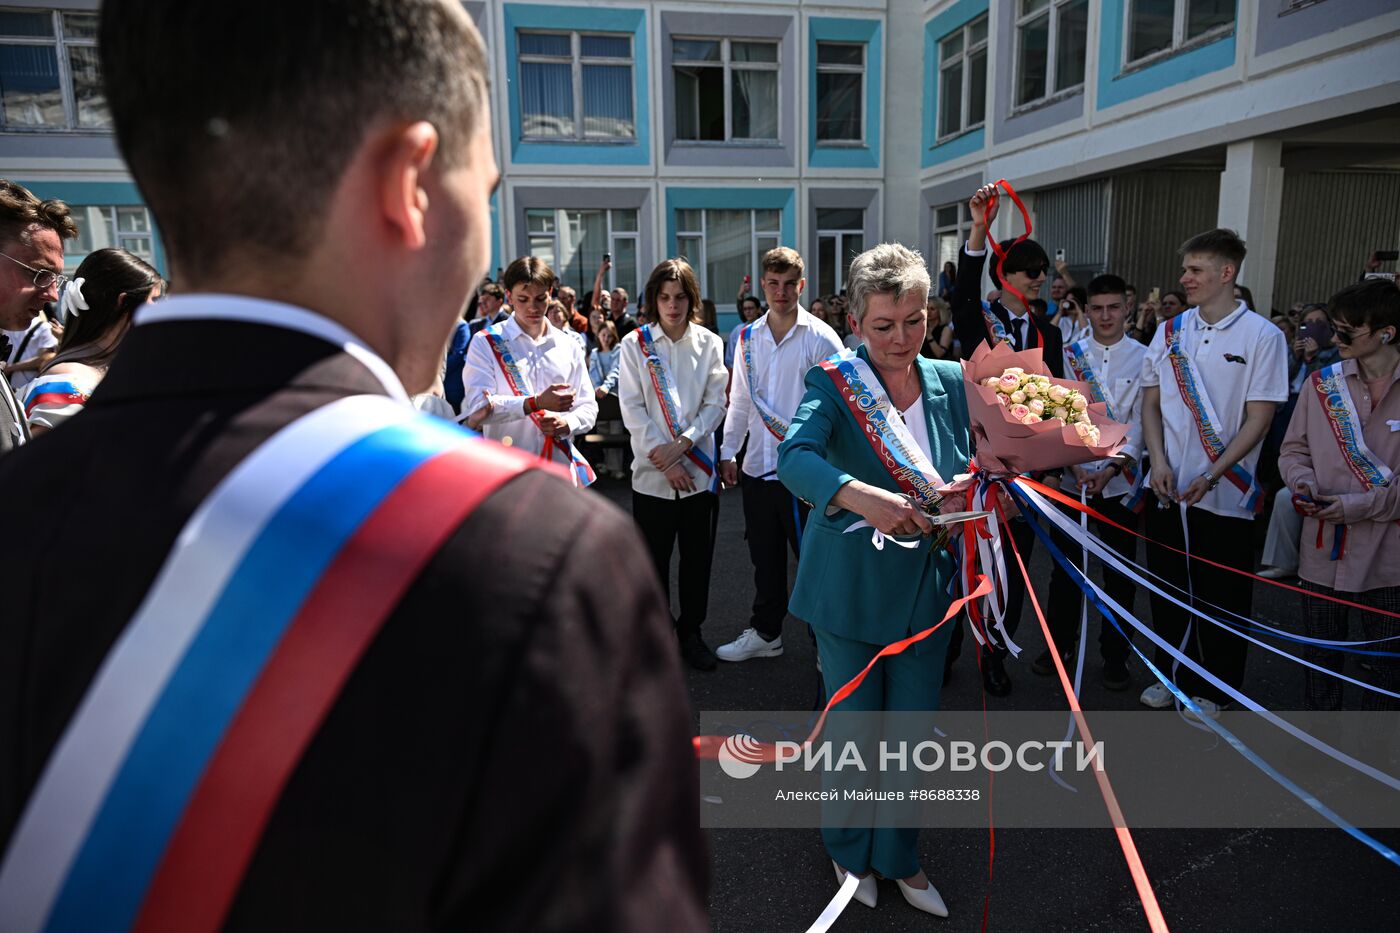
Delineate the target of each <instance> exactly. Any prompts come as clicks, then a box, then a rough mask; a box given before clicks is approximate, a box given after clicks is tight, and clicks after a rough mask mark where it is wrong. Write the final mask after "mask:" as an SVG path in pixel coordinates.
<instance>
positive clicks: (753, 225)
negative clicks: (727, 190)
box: [676, 207, 783, 308]
mask: <svg viewBox="0 0 1400 933" xmlns="http://www.w3.org/2000/svg"><path fill="white" fill-rule="evenodd" d="M733 209H734V208H730V207H683V208H676V211H677V212H678V213H679V212H681V211H698V212H699V214H700V229H699V230H686V229H684V228H682V227H681V225H680V218H679V217H677V218H676V246H677V248H678V251H679V247H680V241H681V240H682V239H685V238H687V237H698V238H699V240H700V255H699V256H698V257H696V256H687V257H686V260H687V261H688V262H689V263H690V267H691V268H692V269H694V270H695V277H696V278H697V279H699V280H700V294H701V295H708V296H710V297H711V298H713V297H714V295H715V294H716V292H715V291H714V287H715V286H716V285H717V284H718V283H713V282H710V281H709V276H710V263H709V261H708V253H709V246H708V242H709V240H708V236H709V233H708V227H709V213H710V211H727V210H733ZM742 209H743V208H741V210H742ZM747 210H748V212H749V270H748V271H749V275H750V276H751V277H752V278H751V279H750V281H752V282H753V283H754V285H757V284H758V281H759V279H761V278H762V277H763V270H762V269H760V268H759V263H760V262H761V261H762V259H763V254H762V253H760V252H759V249H758V241H759V238H761V237H767V238H769V239H772V240H776V241H777V242H778V243H779V245H781V244H782V242H783V233H782V230H781V229H777V230H760V229H758V212H759V211H771V210H775V208H763V207H759V208H748V209H747ZM778 226H779V227H781V226H782V211H778ZM719 287H721V288H722V289H723V291H722V292H720V293H719V294H725V293H727V292H728V290H729V288H730V287H732V286H719ZM753 293H754V294H755V295H762V294H763V290H762V289H761V288H756V289H754V292H753ZM721 304H723V306H724V307H729V308H732V307H735V304H734V303H733V302H728V303H721V302H716V305H717V306H718V305H721Z"/></svg>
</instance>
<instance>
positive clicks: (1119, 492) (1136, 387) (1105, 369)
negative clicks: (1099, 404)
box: [1065, 335, 1147, 499]
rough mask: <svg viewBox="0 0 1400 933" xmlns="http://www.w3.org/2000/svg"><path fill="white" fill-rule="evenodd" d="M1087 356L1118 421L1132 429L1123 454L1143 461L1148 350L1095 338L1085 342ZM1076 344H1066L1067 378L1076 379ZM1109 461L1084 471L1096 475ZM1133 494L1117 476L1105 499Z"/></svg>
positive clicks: (1106, 489) (1135, 344)
mask: <svg viewBox="0 0 1400 933" xmlns="http://www.w3.org/2000/svg"><path fill="white" fill-rule="evenodd" d="M1083 345H1084V356H1085V358H1086V359H1087V360H1088V361H1089V367H1090V368H1091V369H1093V371H1094V376H1095V377H1096V378H1097V379H1098V381H1099V385H1100V387H1102V388H1103V391H1104V393H1105V394H1106V395H1107V396H1108V399H1107V401H1108V406H1109V407H1110V408H1112V409H1113V415H1114V418H1116V419H1117V420H1118V421H1119V422H1121V423H1123V424H1126V425H1127V426H1128V436H1127V438H1126V440H1125V441H1124V443H1123V449H1122V451H1120V452H1121V453H1122V455H1123V456H1125V457H1132V458H1133V459H1134V460H1141V459H1142V361H1143V358H1144V357H1146V356H1147V348H1146V347H1144V346H1143V345H1142V344H1140V343H1138V342H1137V341H1136V340H1131V339H1129V338H1128V337H1126V336H1125V337H1122V338H1120V339H1119V341H1118V342H1117V343H1115V344H1113V345H1111V346H1104V345H1103V344H1101V343H1099V342H1098V341H1097V340H1095V339H1094V338H1093V336H1092V335H1090V336H1088V337H1085V338H1084V340H1083ZM1072 346H1073V344H1068V343H1067V344H1065V375H1066V376H1067V377H1073V375H1074V374H1073V372H1072V371H1071V370H1070V367H1069V358H1070V349H1071V347H1072ZM1109 463H1110V461H1109V460H1097V461H1095V462H1093V463H1086V464H1084V465H1083V469H1085V470H1087V471H1089V472H1093V471H1095V470H1101V469H1103V468H1104V467H1106V466H1108V464H1109ZM1131 491H1132V487H1131V485H1130V484H1129V483H1128V480H1127V478H1126V477H1124V476H1123V474H1122V473H1117V474H1115V475H1114V477H1113V479H1111V480H1109V481H1108V485H1106V486H1104V489H1103V495H1104V497H1105V498H1110V499H1111V498H1113V497H1115V496H1126V495H1127V494H1128V493H1129V492H1131Z"/></svg>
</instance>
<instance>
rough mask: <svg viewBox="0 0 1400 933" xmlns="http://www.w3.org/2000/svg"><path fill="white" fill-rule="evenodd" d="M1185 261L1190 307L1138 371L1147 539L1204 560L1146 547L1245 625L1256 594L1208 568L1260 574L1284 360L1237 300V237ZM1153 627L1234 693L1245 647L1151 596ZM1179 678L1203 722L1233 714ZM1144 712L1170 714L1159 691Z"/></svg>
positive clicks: (1195, 247)
mask: <svg viewBox="0 0 1400 933" xmlns="http://www.w3.org/2000/svg"><path fill="white" fill-rule="evenodd" d="M1180 252H1181V257H1182V260H1181V261H1182V275H1181V284H1182V286H1183V287H1184V288H1185V290H1186V296H1187V300H1188V301H1189V302H1191V304H1192V307H1190V308H1188V309H1187V310H1186V311H1184V312H1182V313H1181V314H1179V315H1177V317H1175V318H1173V319H1171V320H1169V321H1167V322H1166V323H1165V324H1164V325H1163V326H1162V327H1160V328H1158V330H1157V333H1156V334H1155V335H1153V338H1152V343H1151V345H1150V346H1149V347H1148V351H1147V355H1146V356H1145V357H1144V360H1143V368H1142V385H1143V397H1142V406H1143V439H1144V441H1145V444H1146V447H1147V451H1148V456H1149V457H1150V458H1151V461H1152V470H1151V474H1150V476H1149V482H1150V485H1151V491H1152V492H1153V493H1154V494H1155V498H1156V500H1157V504H1156V505H1155V506H1152V505H1149V507H1148V509H1147V513H1148V517H1147V532H1148V537H1149V538H1151V539H1152V540H1153V541H1154V542H1160V543H1161V544H1162V545H1166V546H1169V547H1174V548H1177V549H1180V550H1182V551H1189V552H1190V553H1191V554H1192V555H1193V556H1195V557H1199V558H1201V560H1200V561H1196V560H1190V561H1188V560H1187V559H1186V558H1184V557H1181V556H1180V555H1178V554H1176V553H1174V552H1172V551H1169V550H1166V548H1165V547H1157V546H1155V545H1151V544H1150V545H1149V546H1148V553H1147V562H1148V565H1149V566H1151V567H1152V569H1153V571H1154V572H1156V573H1158V574H1160V575H1161V576H1163V577H1165V578H1166V579H1167V580H1168V581H1169V582H1170V583H1173V584H1175V585H1176V586H1178V587H1180V588H1181V590H1182V591H1183V592H1189V593H1190V594H1191V599H1192V601H1193V602H1194V603H1196V604H1198V605H1201V606H1205V605H1207V604H1210V605H1213V606H1214V607H1216V608H1212V609H1209V610H1208V611H1209V612H1211V613H1212V614H1218V615H1221V616H1222V617H1228V616H1229V615H1230V614H1231V613H1234V614H1236V615H1238V616H1243V617H1244V618H1249V617H1250V608H1251V604H1252V596H1253V589H1252V587H1251V586H1250V585H1249V584H1248V582H1246V581H1244V580H1242V579H1241V578H1240V577H1239V576H1238V575H1236V574H1233V573H1230V572H1228V571H1226V570H1222V569H1220V568H1218V567H1213V566H1211V565H1210V564H1207V563H1204V561H1206V560H1209V561H1214V562H1215V563H1217V564H1223V565H1225V566H1226V567H1233V568H1235V569H1238V570H1245V571H1249V570H1252V569H1253V554H1254V550H1253V546H1252V541H1253V535H1254V527H1253V526H1254V517H1255V515H1256V514H1257V512H1258V509H1259V505H1260V500H1261V495H1260V490H1259V485H1258V482H1257V481H1256V480H1255V469H1256V467H1257V466H1258V462H1259V450H1260V447H1261V445H1262V443H1263V440H1264V437H1265V435H1267V434H1268V431H1269V425H1270V423H1271V422H1272V420H1273V416H1274V410H1275V409H1276V408H1277V407H1278V405H1279V403H1281V402H1284V401H1287V399H1288V371H1287V359H1288V348H1287V346H1286V345H1285V342H1284V337H1283V332H1282V331H1280V330H1279V329H1278V328H1277V327H1275V326H1274V325H1273V324H1272V323H1270V322H1269V319H1268V318H1266V317H1263V316H1262V315H1259V314H1255V313H1254V312H1252V311H1250V310H1249V308H1248V306H1247V305H1246V304H1245V303H1244V302H1243V301H1237V300H1236V299H1235V297H1234V289H1235V280H1236V278H1237V277H1238V276H1239V271H1240V264H1241V263H1242V262H1243V261H1244V257H1245V245H1244V242H1243V241H1242V240H1240V238H1239V236H1238V235H1237V234H1236V233H1235V232H1234V231H1233V230H1211V231H1209V232H1207V233H1202V234H1200V235H1198V236H1195V237H1192V238H1191V239H1189V240H1187V241H1186V242H1185V243H1184V244H1182V247H1181V250H1180ZM1179 506H1180V507H1184V508H1180V509H1179V508H1178V507H1179ZM1152 625H1153V628H1154V629H1156V631H1157V634H1158V635H1160V636H1161V637H1162V638H1163V639H1164V640H1165V641H1167V642H1169V643H1171V644H1173V645H1181V644H1182V643H1183V641H1184V642H1185V651H1186V654H1187V656H1188V657H1190V658H1191V659H1192V660H1195V661H1197V662H1198V663H1199V664H1200V665H1201V667H1202V668H1204V669H1205V670H1207V671H1208V672H1210V673H1211V674H1213V675H1214V676H1215V677H1216V678H1218V679H1219V680H1220V681H1222V682H1223V683H1225V684H1226V685H1228V686H1229V687H1231V688H1233V689H1236V690H1238V689H1239V687H1240V684H1241V683H1242V682H1243V680H1244V667H1245V648H1246V643H1245V641H1244V640H1243V639H1241V638H1240V637H1238V636H1236V635H1233V634H1230V633H1228V632H1225V631H1224V630H1222V629H1221V628H1219V627H1218V626H1215V625H1210V624H1209V623H1203V622H1201V621H1200V620H1198V619H1194V617H1192V616H1190V615H1189V614H1188V613H1187V612H1186V610H1184V609H1182V608H1181V607H1179V606H1177V605H1175V604H1174V603H1172V602H1170V601H1169V600H1166V599H1163V598H1161V597H1155V596H1154V597H1153V599H1152ZM1157 664H1158V667H1161V668H1162V669H1163V670H1164V671H1167V670H1169V669H1170V667H1171V659H1170V658H1169V657H1168V656H1167V655H1166V654H1165V652H1162V651H1158V653H1157ZM1177 677H1178V683H1179V686H1180V687H1181V690H1182V691H1183V692H1184V693H1186V695H1187V696H1189V697H1191V698H1192V699H1193V701H1195V702H1196V703H1197V704H1198V705H1199V706H1200V707H1201V709H1202V710H1203V711H1204V713H1205V714H1206V715H1208V716H1212V717H1213V716H1216V715H1218V714H1219V710H1220V709H1221V708H1223V707H1225V706H1228V705H1229V695H1228V694H1227V693H1225V692H1224V691H1223V690H1221V689H1220V688H1219V687H1217V686H1215V685H1214V684H1211V683H1209V682H1208V681H1207V680H1206V679H1205V678H1203V677H1201V676H1199V675H1198V674H1196V673H1195V672H1193V671H1191V670H1189V669H1188V668H1187V667H1186V666H1185V665H1184V664H1183V665H1181V666H1180V667H1179V668H1178V670H1177ZM1141 700H1142V703H1143V704H1144V705H1146V706H1151V707H1154V708H1164V707H1167V706H1170V705H1172V702H1173V698H1172V694H1171V692H1170V691H1168V690H1167V688H1166V686H1165V685H1163V684H1160V683H1159V684H1153V685H1152V686H1151V687H1148V688H1147V690H1145V691H1143V694H1142V697H1141Z"/></svg>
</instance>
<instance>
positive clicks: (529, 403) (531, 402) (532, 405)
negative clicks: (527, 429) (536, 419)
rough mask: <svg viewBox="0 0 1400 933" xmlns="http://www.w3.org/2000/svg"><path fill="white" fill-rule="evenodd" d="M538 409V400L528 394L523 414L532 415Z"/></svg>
mask: <svg viewBox="0 0 1400 933" xmlns="http://www.w3.org/2000/svg"><path fill="white" fill-rule="evenodd" d="M539 410H540V402H539V399H537V398H536V397H535V396H533V395H532V396H530V397H529V398H527V399H526V400H525V414H527V415H533V414H534V413H535V412H537V411H539Z"/></svg>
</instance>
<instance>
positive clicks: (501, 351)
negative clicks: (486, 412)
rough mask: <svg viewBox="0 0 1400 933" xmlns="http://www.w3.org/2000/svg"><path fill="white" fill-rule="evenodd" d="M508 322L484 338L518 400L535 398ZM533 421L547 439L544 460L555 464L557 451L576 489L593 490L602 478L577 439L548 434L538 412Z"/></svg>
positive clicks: (488, 331)
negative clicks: (509, 334)
mask: <svg viewBox="0 0 1400 933" xmlns="http://www.w3.org/2000/svg"><path fill="white" fill-rule="evenodd" d="M504 323H505V322H504V321H502V322H501V323H500V324H492V325H490V326H488V327H483V328H482V329H481V334H482V336H484V337H485V338H486V343H487V345H488V346H489V347H490V348H491V352H492V353H493V354H495V357H496V365H498V366H500V367H501V374H502V375H504V376H505V377H506V385H507V386H509V387H510V391H511V392H513V393H514V394H515V395H518V396H531V395H534V394H535V392H534V389H532V388H531V387H530V380H528V379H526V378H525V374H524V373H523V372H521V371H520V364H519V363H517V362H516V361H515V354H514V353H511V352H510V341H508V340H506V338H505V334H504V333H503V332H502V327H503V325H504ZM530 420H531V421H533V422H535V426H536V427H538V428H539V429H540V433H541V434H543V435H544V436H545V437H544V448H543V449H542V450H541V451H540V459H541V460H550V461H552V460H554V453H555V451H556V450H557V451H558V452H559V455H560V456H561V457H562V458H563V459H564V460H566V461H568V463H569V477H570V478H571V479H572V480H573V482H574V485H575V486H590V485H592V484H593V482H594V481H595V480H596V479H597V478H598V477H597V475H596V474H595V473H594V472H593V466H592V465H591V464H590V463H589V462H588V460H587V459H586V458H585V457H584V456H583V454H581V453H579V450H578V448H577V447H575V446H574V441H573V438H566V439H565V440H562V441H561V440H559V439H557V438H556V437H555V436H554V435H553V434H550V433H549V432H547V431H545V429H544V428H543V427H542V426H541V425H540V422H541V420H542V416H541V414H540V412H538V411H536V412H534V413H532V414H531V415H530Z"/></svg>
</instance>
